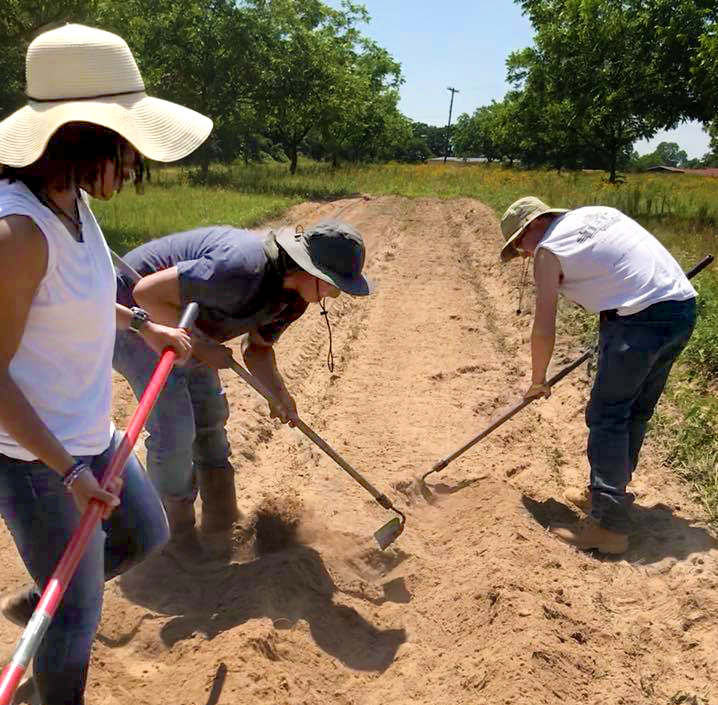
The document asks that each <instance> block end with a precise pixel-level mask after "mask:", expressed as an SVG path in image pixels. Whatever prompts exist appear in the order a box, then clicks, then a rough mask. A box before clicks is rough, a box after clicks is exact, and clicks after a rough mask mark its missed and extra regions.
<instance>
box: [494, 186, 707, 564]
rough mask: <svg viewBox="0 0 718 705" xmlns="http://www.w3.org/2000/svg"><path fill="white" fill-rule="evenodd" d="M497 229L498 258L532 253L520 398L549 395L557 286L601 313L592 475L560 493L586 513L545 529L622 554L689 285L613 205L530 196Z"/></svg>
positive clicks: (688, 328) (678, 345) (688, 308)
mask: <svg viewBox="0 0 718 705" xmlns="http://www.w3.org/2000/svg"><path fill="white" fill-rule="evenodd" d="M501 231H502V233H503V236H504V239H505V240H506V243H505V244H504V247H503V249H502V251H501V260H502V261H503V262H506V261H508V260H510V259H511V258H513V257H516V256H519V255H521V256H523V257H533V258H534V281H535V286H536V311H535V314H534V323H533V329H532V333H531V386H530V387H529V388H528V389H527V390H526V393H525V395H524V396H525V398H527V399H531V398H535V397H539V396H546V397H547V396H549V394H550V392H551V390H550V389H549V387H548V386H547V384H546V370H547V368H548V365H549V361H550V360H551V355H552V353H553V349H554V341H555V337H556V307H557V302H558V295H559V293H562V294H564V295H565V296H566V297H567V298H569V299H571V300H572V301H574V302H575V303H577V304H579V305H580V306H582V307H583V308H585V309H586V310H588V311H591V312H592V313H597V314H599V315H600V329H599V330H600V334H599V354H598V369H597V372H596V379H595V382H594V385H593V389H592V391H591V398H590V401H589V403H588V406H587V409H586V423H587V425H588V429H589V435H588V461H589V464H590V478H589V483H588V487H587V488H586V489H585V490H583V491H573V492H567V493H566V498H567V499H568V500H569V501H570V502H571V503H573V504H574V505H575V506H577V507H578V508H579V509H581V510H583V511H584V512H585V513H586V514H588V519H587V520H585V521H582V522H580V523H579V524H578V525H576V526H573V527H556V528H552V532H553V533H554V534H555V535H556V536H557V537H558V538H560V539H561V540H563V541H565V542H566V543H569V544H572V545H574V546H576V547H578V548H581V549H585V550H588V549H596V550H598V551H599V552H602V553H616V554H618V553H623V552H625V551H626V550H627V548H628V534H629V533H630V515H629V511H628V510H629V508H630V505H631V502H632V501H633V498H634V497H633V495H632V494H631V493H628V492H626V487H627V485H628V483H629V482H630V481H631V477H632V474H633V472H634V470H635V469H636V464H637V462H638V455H639V453H640V450H641V445H642V443H643V437H644V434H645V431H646V425H647V423H648V420H649V419H650V418H651V416H652V414H653V410H654V408H655V406H656V404H657V402H658V399H659V398H660V396H661V393H662V392H663V388H664V386H665V384H666V380H667V378H668V374H669V372H670V370H671V367H672V365H673V362H674V361H675V359H676V358H677V357H678V355H679V353H680V352H681V351H682V350H683V348H684V347H685V345H686V343H687V342H688V339H689V338H690V336H691V333H692V332H693V327H694V325H695V318H696V303H695V299H696V292H695V289H694V288H693V286H691V283H690V282H689V281H688V278H687V277H686V275H685V274H684V273H683V271H682V269H681V267H680V265H679V264H678V262H676V260H675V259H674V258H673V257H672V256H671V254H670V253H669V252H668V251H667V250H666V249H665V247H663V245H661V243H660V242H659V241H658V240H657V239H656V238H655V237H654V236H653V235H651V233H649V232H648V231H647V230H646V229H645V228H643V227H642V226H641V225H639V224H638V223H637V222H636V221H635V220H633V219H631V218H629V217H628V216H627V215H625V214H624V213H621V212H620V211H618V210H616V209H615V208H609V207H605V206H586V207H583V208H576V209H574V210H569V211H567V210H565V209H561V208H549V207H548V206H547V205H546V204H545V203H543V202H542V201H540V200H539V199H538V198H534V197H531V196H529V197H526V198H521V199H519V200H518V201H516V202H514V203H513V204H512V205H511V206H509V208H508V209H507V211H506V212H505V213H504V215H503V217H502V218H501Z"/></svg>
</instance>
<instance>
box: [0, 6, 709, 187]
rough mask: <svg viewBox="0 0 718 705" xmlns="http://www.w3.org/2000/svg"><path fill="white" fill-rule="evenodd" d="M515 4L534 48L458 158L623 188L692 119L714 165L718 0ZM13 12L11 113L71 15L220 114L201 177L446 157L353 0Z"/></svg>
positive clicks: (4, 63) (453, 147) (516, 64)
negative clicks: (574, 172) (411, 111)
mask: <svg viewBox="0 0 718 705" xmlns="http://www.w3.org/2000/svg"><path fill="white" fill-rule="evenodd" d="M516 2H517V4H518V5H520V6H521V8H522V10H523V12H524V13H525V14H526V15H527V16H528V17H529V19H530V21H531V23H532V25H533V27H534V30H535V36H534V44H533V46H531V47H528V48H526V49H523V50H521V51H516V52H513V53H512V54H511V55H510V56H509V58H508V60H507V79H508V82H509V85H510V86H511V88H510V90H509V91H508V93H507V94H506V95H505V96H504V98H503V99H502V100H501V101H492V102H491V104H489V105H485V106H482V107H480V108H478V109H477V110H476V111H475V112H474V113H473V114H471V115H469V114H464V115H461V116H460V117H459V118H458V119H457V121H456V124H455V125H454V126H453V128H452V131H451V144H450V153H452V154H454V155H456V156H483V157H485V158H486V159H487V160H488V161H493V160H501V161H505V162H509V163H520V164H521V165H523V166H527V167H535V166H547V167H551V168H557V169H563V168H569V169H570V168H593V169H606V170H608V171H609V172H610V179H611V180H612V181H613V180H615V177H616V172H617V170H618V169H623V168H626V167H628V166H630V165H631V164H633V165H641V164H642V163H644V162H645V160H644V162H641V159H643V158H639V157H638V155H637V154H636V153H635V152H634V150H633V144H634V142H636V141H637V140H640V139H644V138H651V137H652V136H653V135H655V133H656V132H657V131H658V130H660V129H664V128H666V129H669V128H672V127H675V126H676V125H677V124H678V123H679V122H680V121H682V120H687V119H693V120H699V121H701V122H703V123H704V125H706V126H707V127H709V131H710V134H711V137H712V142H711V150H712V151H711V153H710V154H708V155H706V158H705V159H704V160H702V161H701V163H700V165H712V164H714V163H718V120H716V114H717V113H718V81H716V77H718V4H717V3H716V2H715V0H516ZM4 6H5V7H4V12H3V13H0V36H1V37H2V38H3V47H2V51H0V75H2V76H3V79H4V80H3V81H2V82H0V118H3V117H5V116H6V115H8V114H9V113H10V112H11V111H13V110H15V109H16V108H18V107H19V106H20V105H22V104H23V103H24V101H25V97H24V94H23V91H24V57H25V51H26V48H27V45H28V43H29V42H30V41H31V40H32V38H33V37H34V36H35V34H36V33H37V32H38V30H40V29H47V28H50V27H52V26H53V25H58V24H62V23H64V22H68V21H71V22H81V23H84V24H91V25H93V26H96V27H100V28H103V29H107V30H109V31H112V32H115V33H117V34H119V35H120V36H122V37H123V38H124V39H125V40H126V41H127V43H128V44H129V45H130V48H131V49H132V51H133V53H134V54H135V57H136V59H137V61H138V64H139V66H140V70H141V71H142V75H143V78H144V80H145V83H146V86H147V89H148V91H149V92H151V93H152V94H153V95H156V96H158V97H161V98H166V99H168V100H173V101H177V102H179V103H182V104H184V105H187V106H189V107H192V108H194V109H196V110H198V111H199V112H201V113H204V114H206V115H209V116H210V117H211V118H212V119H213V120H214V123H215V128H214V130H213V132H212V135H211V137H210V139H209V140H208V141H207V143H206V144H205V145H203V147H202V148H201V149H200V150H198V152H197V153H196V154H195V155H193V157H192V158H193V159H194V160H195V161H196V162H197V163H198V164H199V165H201V172H200V173H203V174H204V175H205V177H206V173H207V169H208V165H209V164H210V163H211V162H213V161H221V162H227V163H228V162H232V161H234V160H236V159H243V160H244V161H245V162H250V161H256V160H261V159H263V158H266V157H267V155H269V156H270V157H273V158H277V159H286V160H287V162H288V165H289V169H290V170H291V171H292V172H294V171H295V169H296V166H297V159H298V156H299V154H300V153H305V154H308V155H310V156H311V157H313V158H315V159H321V160H327V161H330V162H332V163H333V164H338V163H339V162H341V161H347V160H348V161H368V160H370V161H387V160H402V161H422V160H425V159H426V158H428V157H431V156H439V155H443V154H444V150H445V144H446V137H447V128H446V126H433V125H427V124H425V123H420V122H414V121H412V120H410V119H409V118H408V117H406V116H404V115H402V114H401V112H400V111H399V109H398V101H399V89H400V86H401V84H402V83H403V77H402V73H401V66H400V65H399V63H398V62H397V61H396V60H395V59H394V58H393V57H392V56H391V55H390V54H389V52H388V51H387V50H386V49H384V48H382V47H381V46H379V45H378V44H377V43H376V42H374V41H373V40H371V39H369V38H368V37H366V36H364V35H363V34H362V32H361V31H359V29H358V27H359V25H361V24H363V23H365V22H366V21H368V15H367V12H366V10H365V8H364V7H363V6H362V5H358V4H355V3H353V2H351V0H344V2H343V3H342V6H341V8H340V9H335V8H331V7H329V6H327V5H326V4H324V3H323V2H322V1H321V0H122V2H117V0H4ZM476 70H477V71H480V70H481V67H480V66H479V65H477V68H476ZM674 151H675V150H674ZM678 151H680V149H679V150H678ZM680 161H681V160H680V155H679V159H678V161H677V162H676V163H677V164H678V163H679V162H680ZM685 161H687V160H685ZM683 165H685V164H683ZM691 165H692V166H698V165H699V164H691Z"/></svg>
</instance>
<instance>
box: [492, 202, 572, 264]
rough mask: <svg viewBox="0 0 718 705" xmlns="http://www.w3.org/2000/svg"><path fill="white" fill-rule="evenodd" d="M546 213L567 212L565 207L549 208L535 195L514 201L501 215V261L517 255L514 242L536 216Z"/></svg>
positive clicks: (506, 260)
mask: <svg viewBox="0 0 718 705" xmlns="http://www.w3.org/2000/svg"><path fill="white" fill-rule="evenodd" d="M546 213H568V210H567V209H566V208H549V206H547V205H546V204H545V203H544V202H543V201H541V200H539V199H538V198H536V197H535V196H526V197H525V198H519V200H518V201H514V202H513V203H512V204H511V205H510V206H509V207H508V208H507V209H506V212H505V213H504V214H503V216H501V234H502V235H503V236H504V240H506V243H505V244H504V246H503V248H502V249H501V261H502V262H508V261H509V260H510V259H512V258H513V257H517V256H518V254H519V253H518V252H517V251H516V247H515V246H514V243H515V242H516V241H517V240H518V239H519V238H520V237H521V235H522V234H523V232H524V230H525V229H526V227H527V226H528V225H530V224H531V223H532V222H533V221H534V220H536V218H538V217H539V216H541V215H545V214H546Z"/></svg>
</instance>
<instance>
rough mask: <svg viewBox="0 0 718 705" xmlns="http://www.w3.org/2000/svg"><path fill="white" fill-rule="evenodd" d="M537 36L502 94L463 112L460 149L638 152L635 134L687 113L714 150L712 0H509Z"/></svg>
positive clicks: (553, 159) (604, 162) (618, 160)
mask: <svg viewBox="0 0 718 705" xmlns="http://www.w3.org/2000/svg"><path fill="white" fill-rule="evenodd" d="M516 1H517V4H518V5H520V6H521V8H522V9H523V11H524V13H525V14H526V15H527V16H528V17H529V19H530V21H531V23H532V25H533V27H534V30H535V35H534V46H532V47H529V48H526V49H523V50H521V51H516V52H513V53H512V54H511V55H510V56H509V58H508V60H507V79H508V83H509V85H510V86H511V89H510V90H509V91H508V93H507V94H506V96H505V97H504V98H503V100H501V101H493V102H492V103H491V104H490V105H486V106H482V107H480V108H478V109H477V110H476V111H475V112H474V113H473V114H472V115H468V114H464V115H461V116H460V117H459V118H458V120H457V123H456V126H455V129H454V131H453V138H452V143H453V147H454V151H455V153H456V154H457V155H458V156H462V155H475V154H481V155H483V156H485V157H486V158H487V159H488V160H495V159H501V160H507V161H509V162H513V161H516V160H518V161H520V162H521V163H522V164H524V165H526V166H529V167H531V166H549V167H553V168H557V169H561V168H574V169H575V168H594V169H596V168H601V169H606V170H607V171H609V173H610V181H615V179H616V171H617V169H619V168H625V167H627V166H629V165H631V163H634V164H635V163H637V160H639V158H638V155H637V154H636V153H635V152H634V150H633V144H634V142H636V141H637V140H641V139H647V138H651V137H653V136H654V135H655V134H656V132H658V131H659V130H661V129H671V128H674V127H676V125H678V124H679V123H680V122H681V121H683V120H698V121H701V122H702V123H703V124H704V125H705V126H706V127H708V128H709V132H710V134H711V137H712V140H711V153H709V154H708V155H706V157H705V159H704V160H702V163H701V165H710V164H708V162H709V163H713V162H715V161H716V159H715V157H716V154H718V121H717V120H716V114H717V113H718V81H716V78H717V77H718V4H717V3H716V2H715V0H516Z"/></svg>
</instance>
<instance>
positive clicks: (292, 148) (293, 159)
mask: <svg viewBox="0 0 718 705" xmlns="http://www.w3.org/2000/svg"><path fill="white" fill-rule="evenodd" d="M287 151H288V152H289V155H288V156H289V173H290V174H295V173H296V171H297V145H296V144H291V145H289V149H288V150H287Z"/></svg>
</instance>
